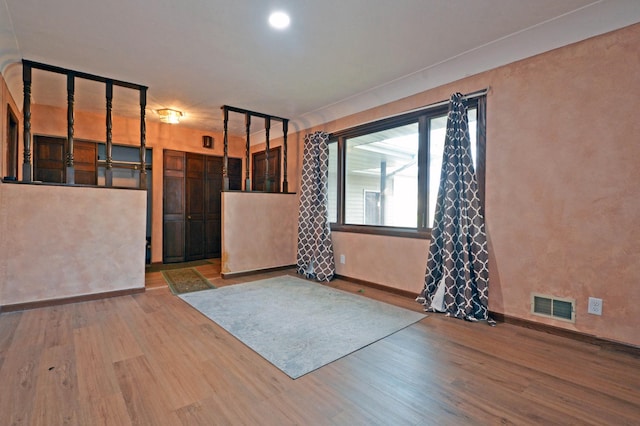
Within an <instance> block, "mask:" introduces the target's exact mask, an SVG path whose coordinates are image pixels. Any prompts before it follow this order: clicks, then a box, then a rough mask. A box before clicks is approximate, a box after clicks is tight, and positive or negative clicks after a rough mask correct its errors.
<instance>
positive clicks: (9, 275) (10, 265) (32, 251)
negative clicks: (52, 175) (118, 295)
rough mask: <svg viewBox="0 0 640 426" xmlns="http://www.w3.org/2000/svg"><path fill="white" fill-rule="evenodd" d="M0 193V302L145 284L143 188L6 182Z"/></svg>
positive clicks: (139, 286) (18, 301)
mask: <svg viewBox="0 0 640 426" xmlns="http://www.w3.org/2000/svg"><path fill="white" fill-rule="evenodd" d="M0 197H1V204H0V235H2V238H0V305H12V304H17V303H28V302H35V301H41V300H50V299H59V298H65V297H74V296H81V295H89V294H99V293H105V292H111V291H118V290H128V289H136V288H137V289H141V288H144V246H145V226H144V223H145V217H144V215H145V211H146V201H145V193H144V192H143V191H139V190H125V189H109V188H79V187H69V186H60V185H56V186H50V185H22V184H10V183H4V184H0ZM69 206H74V207H75V208H73V209H70V208H69ZM123 206H126V208H123ZM114 230H117V238H114Z"/></svg>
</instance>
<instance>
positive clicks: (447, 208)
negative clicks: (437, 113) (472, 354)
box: [416, 93, 495, 325]
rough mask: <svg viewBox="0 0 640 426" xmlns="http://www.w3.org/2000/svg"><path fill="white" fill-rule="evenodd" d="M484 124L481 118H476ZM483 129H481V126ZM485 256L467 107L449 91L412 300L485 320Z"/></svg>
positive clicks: (441, 310)
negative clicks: (420, 275) (418, 287)
mask: <svg viewBox="0 0 640 426" xmlns="http://www.w3.org/2000/svg"><path fill="white" fill-rule="evenodd" d="M480 122H481V123H482V120H480ZM481 132H482V133H484V131H483V130H481ZM488 291H489V254H488V251H487V238H486V234H485V228H484V217H483V214H482V209H481V203H480V199H479V196H478V183H477V178H476V174H475V170H474V167H473V161H472V158H471V144H470V140H469V128H468V122H467V109H466V107H465V105H464V103H463V96H462V95H461V94H460V93H455V94H453V95H451V100H450V102H449V115H448V118H447V133H446V138H445V146H444V155H443V159H442V174H441V176H440V188H439V190H438V199H437V203H436V213H435V220H434V224H433V229H432V234H431V245H430V247H429V256H428V259H427V271H426V274H425V285H424V290H423V291H422V293H421V295H420V296H419V297H418V298H417V299H416V300H417V301H418V302H420V303H422V304H424V305H425V307H426V309H425V310H426V311H432V312H445V313H446V314H447V315H450V316H454V317H456V318H462V319H466V320H469V321H477V320H488V321H489V323H490V324H492V325H493V324H495V323H494V322H493V321H492V320H490V319H489V317H488V311H487V300H488Z"/></svg>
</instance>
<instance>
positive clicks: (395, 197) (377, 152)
mask: <svg viewBox="0 0 640 426" xmlns="http://www.w3.org/2000/svg"><path fill="white" fill-rule="evenodd" d="M418 142H419V134H418V123H417V122H416V123H411V124H407V125H403V126H399V127H394V128H390V129H386V130H383V131H379V132H375V133H369V134H366V135H362V136H358V137H353V138H348V139H346V164H345V175H344V177H345V201H344V203H345V206H344V208H345V224H351V225H377V226H396V227H410V228H415V227H416V226H417V202H418V164H417V159H418V145H419V143H418ZM334 145H335V144H334Z"/></svg>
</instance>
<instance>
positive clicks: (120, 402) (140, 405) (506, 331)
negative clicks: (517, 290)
mask: <svg viewBox="0 0 640 426" xmlns="http://www.w3.org/2000/svg"><path fill="white" fill-rule="evenodd" d="M197 269H198V270H199V271H200V272H201V273H203V274H204V275H205V276H207V278H209V279H211V280H212V281H214V284H215V285H216V286H222V285H233V284H236V283H239V282H246V281H252V280H256V279H260V278H265V277H267V276H275V275H282V274H286V273H293V272H292V271H280V272H273V273H270V274H264V275H255V276H250V277H243V278H238V279H230V280H222V279H220V278H219V264H218V265H217V266H216V265H215V264H213V265H205V266H198V267H197ZM329 285H331V286H332V287H337V288H340V289H343V290H346V291H350V292H354V293H357V294H360V295H362V296H363V297H372V298H375V299H378V300H382V301H385V302H388V303H393V304H396V305H399V306H403V307H405V308H408V309H412V310H416V311H420V310H421V307H420V306H419V305H418V304H417V303H415V302H414V301H413V300H411V299H407V298H404V297H401V296H397V295H392V294H388V293H385V292H384V291H381V290H375V289H371V288H364V287H363V286H359V285H357V284H353V283H350V282H346V281H341V280H336V281H333V282H332V283H330V284H329ZM147 286H148V289H147V291H146V293H141V294H136V295H130V296H122V297H114V298H110V299H103V300H98V301H90V302H82V303H75V304H69V305H63V306H53V307H48V308H40V309H33V310H28V311H21V312H12V313H3V314H0V424H1V425H14V424H15V425H18V424H19V425H63V424H77V425H130V424H132V425H226V424H229V425H231V424H233V425H237V424H252V425H256V424H260V425H288V424H302V425H312V424H313V425H377V424H381V425H405V424H406V425H418V424H419V425H425V424H426V425H430V424H434V425H447V424H452V425H459V424H465V425H466V424H519V425H521V424H544V425H551V424H553V425H558V424H610V425H623V424H638V423H640V358H638V357H636V356H634V355H632V354H628V353H619V352H613V351H607V350H603V349H601V348H600V347H597V346H593V345H590V344H587V343H583V342H578V341H574V340H568V339H566V338H563V337H558V336H554V335H550V334H545V333H541V332H538V331H534V330H529V329H526V328H520V327H516V326H513V325H509V324H499V325H498V326H497V327H488V326H487V325H485V324H482V323H476V324H474V323H468V322H464V321H460V320H455V319H450V318H445V317H442V316H439V315H430V316H429V317H427V318H425V319H424V320H422V321H420V322H418V323H416V324H414V325H412V326H410V327H408V328H406V329H404V330H401V331H399V332H398V333H395V334H393V335H391V336H389V337H387V338H385V339H382V340H380V341H378V342H376V343H374V344H372V345H369V346H367V347H365V348H363V349H361V350H359V351H357V352H355V353H353V354H351V355H348V356H346V357H344V358H342V359H340V360H338V361H335V362H333V363H331V364H329V365H327V366H325V367H322V368H320V369H318V370H316V371H314V372H312V373H309V374H307V375H305V376H303V377H301V378H299V379H297V380H291V379H290V378H289V377H288V376H286V375H285V374H284V373H282V372H280V370H278V369H277V368H275V367H274V366H272V365H271V364H269V363H268V362H267V361H265V360H264V359H263V358H262V357H260V356H259V355H257V354H256V353H254V352H253V351H252V350H251V349H249V348H248V347H246V346H244V345H243V344H242V343H240V342H239V341H237V340H236V339H235V338H233V337H232V336H231V335H229V334H228V333H227V332H226V331H224V330H223V329H221V328H220V327H218V326H217V325H216V324H215V323H213V322H211V321H209V320H208V319H207V318H205V317H204V316H202V315H201V314H200V313H198V312H197V311H195V310H194V309H192V308H191V307H190V306H188V305H187V304H186V303H184V302H182V300H181V299H179V298H177V297H175V296H173V295H172V294H171V293H170V291H169V290H168V288H167V287H166V284H164V283H163V281H162V276H161V273H160V272H153V273H149V274H147ZM360 290H362V291H360Z"/></svg>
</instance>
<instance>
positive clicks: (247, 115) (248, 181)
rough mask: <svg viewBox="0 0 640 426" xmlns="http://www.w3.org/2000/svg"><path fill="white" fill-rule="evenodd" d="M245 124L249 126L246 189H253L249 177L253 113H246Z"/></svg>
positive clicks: (245, 174) (245, 175) (245, 173)
mask: <svg viewBox="0 0 640 426" xmlns="http://www.w3.org/2000/svg"><path fill="white" fill-rule="evenodd" d="M244 125H245V126H246V128H247V148H246V153H245V168H244V169H245V170H244V190H245V191H251V178H250V177H249V162H250V158H249V154H250V151H251V142H250V138H251V114H249V113H248V112H245V113H244Z"/></svg>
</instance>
